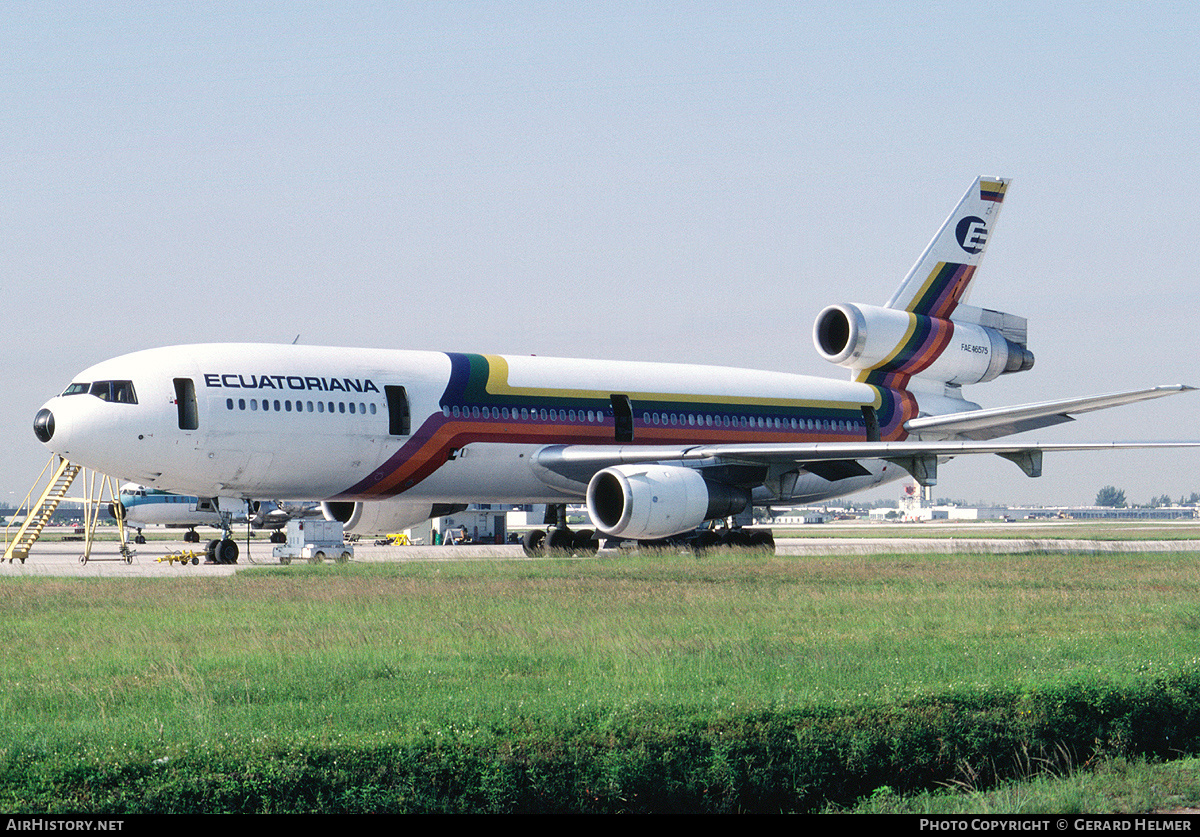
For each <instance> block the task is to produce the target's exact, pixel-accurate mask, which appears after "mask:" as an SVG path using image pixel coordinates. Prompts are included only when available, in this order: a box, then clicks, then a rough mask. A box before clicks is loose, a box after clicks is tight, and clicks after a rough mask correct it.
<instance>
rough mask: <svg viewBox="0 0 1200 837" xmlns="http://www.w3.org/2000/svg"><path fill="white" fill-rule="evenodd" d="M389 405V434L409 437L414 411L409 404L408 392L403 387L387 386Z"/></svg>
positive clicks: (385, 390)
mask: <svg viewBox="0 0 1200 837" xmlns="http://www.w3.org/2000/svg"><path fill="white" fill-rule="evenodd" d="M383 389H384V392H385V393H386V394H387V403H388V433H389V434H390V435H392V436H407V435H409V434H410V433H411V432H412V411H411V409H410V407H409V404H408V392H407V391H406V390H405V389H404V387H401V386H392V385H388V386H385V387H384V388H383Z"/></svg>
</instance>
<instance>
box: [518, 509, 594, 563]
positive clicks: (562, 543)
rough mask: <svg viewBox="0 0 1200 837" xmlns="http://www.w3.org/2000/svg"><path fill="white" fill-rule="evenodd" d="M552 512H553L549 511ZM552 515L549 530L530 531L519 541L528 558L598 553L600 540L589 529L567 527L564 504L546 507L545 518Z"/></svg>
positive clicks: (548, 521)
mask: <svg viewBox="0 0 1200 837" xmlns="http://www.w3.org/2000/svg"><path fill="white" fill-rule="evenodd" d="M551 510H553V511H551ZM551 515H553V518H554V519H553V521H551V520H549V519H548V520H547V521H546V522H547V523H551V522H553V525H552V526H551V527H550V528H549V529H531V530H530V531H528V532H526V533H525V537H523V538H522V539H521V546H522V547H523V548H524V550H525V554H526V555H527V556H528V557H530V558H540V557H543V556H546V555H595V554H596V553H597V552H599V551H600V539H599V538H597V537H596V533H595V532H593V531H592V530H591V529H578V530H572V529H570V528H568V527H567V507H566V505H565V504H562V503H560V504H558V505H555V506H548V507H547V508H546V517H547V518H550V517H551Z"/></svg>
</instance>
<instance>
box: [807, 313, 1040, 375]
mask: <svg viewBox="0 0 1200 837" xmlns="http://www.w3.org/2000/svg"><path fill="white" fill-rule="evenodd" d="M1026 339H1027V338H1026V323H1025V320H1024V319H1023V318H1022V317H1015V316H1013V315H1012V314H1002V313H1000V312H999V311H989V310H986V309H982V308H972V307H970V306H966V305H959V306H958V307H957V308H956V309H955V312H954V317H953V318H952V319H943V318H941V317H930V316H926V315H924V314H913V313H911V312H909V311H902V310H899V309H895V308H881V307H878V306H875V305H860V304H841V305H831V306H829V307H828V308H826V309H825V310H824V311H822V312H821V313H820V314H818V315H817V321H816V323H815V324H814V325H813V343H814V344H815V345H816V347H817V351H818V352H819V353H820V354H821V357H823V358H825V359H826V360H827V361H829V362H830V363H836V364H837V365H839V366H844V367H846V368H848V369H852V370H855V371H863V370H871V371H878V372H897V373H902V374H907V375H915V376H919V377H922V378H927V379H929V380H934V381H940V382H942V383H947V384H977V383H982V382H983V381H990V380H992V379H993V378H996V377H998V376H999V375H1003V374H1005V373H1008V372H1024V371H1025V370H1026V369H1030V368H1032V367H1033V353H1032V352H1030V351H1029V349H1027V348H1025V343H1026Z"/></svg>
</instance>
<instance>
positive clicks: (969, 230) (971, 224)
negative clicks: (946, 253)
mask: <svg viewBox="0 0 1200 837" xmlns="http://www.w3.org/2000/svg"><path fill="white" fill-rule="evenodd" d="M954 234H955V236H956V237H957V238H958V246H959V247H961V248H963V249H964V250H966V251H967V252H968V253H970V254H971V255H972V256H974V255H975V254H976V253H981V252H983V248H984V245H986V244H987V235H988V232H987V224H985V223H984V221H983V219H982V218H976V217H975V216H974V215H968V216H967V217H966V218H963V219H962V220H961V221H959V222H958V226H957V227H956V228H955V230H954Z"/></svg>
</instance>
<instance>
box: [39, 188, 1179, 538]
mask: <svg viewBox="0 0 1200 837" xmlns="http://www.w3.org/2000/svg"><path fill="white" fill-rule="evenodd" d="M1007 186H1008V181H1007V180H1005V179H997V178H979V179H977V180H976V181H975V182H974V183H973V184H972V185H971V188H970V189H968V190H967V193H966V194H965V195H964V196H963V198H962V200H960V201H959V204H958V206H957V207H956V208H955V210H954V212H952V213H951V214H950V217H949V218H947V219H946V222H945V223H944V224H943V225H942V227H941V228H940V230H939V231H938V233H937V235H935V236H934V239H933V241H932V242H930V244H929V246H928V247H926V249H925V251H924V252H923V253H922V254H921V256H920V258H919V259H918V260H917V262H916V264H915V265H914V266H913V268H912V270H910V271H909V273H908V274H907V276H906V277H905V279H904V281H903V282H902V283H901V284H900V286H899V288H898V289H897V290H896V292H895V294H893V296H892V298H891V300H890V301H889V302H888V303H887V305H886V306H876V305H864V304H859V303H843V304H838V305H832V306H829V307H828V308H826V309H825V310H824V311H822V312H821V313H820V315H819V316H818V317H817V321H816V323H815V325H814V327H813V342H814V344H815V346H816V348H817V351H818V352H819V353H820V354H821V355H822V357H824V358H825V359H827V360H829V361H830V362H832V363H836V364H838V365H840V366H843V367H844V368H846V369H848V370H849V371H850V376H849V380H845V379H843V380H840V381H839V380H827V379H819V378H813V377H808V376H803V375H793V374H788V373H783V372H768V371H761V370H751V369H735V368H728V367H717V366H698V365H687V364H667V363H620V362H611V361H599V360H577V359H566V358H546V357H518V356H500V355H483V354H463V353H442V352H413V351H402V350H371V349H351V348H328V347H317V346H264V345H250V344H205V345H193V346H172V347H167V348H162V349H150V350H146V351H141V352H134V353H132V354H128V355H124V356H122V357H118V358H113V359H111V360H108V361H104V362H102V363H99V364H96V365H95V366H92V367H91V368H89V369H86V370H84V371H83V372H82V373H80V374H79V376H77V377H76V379H75V380H74V381H72V382H71V383H70V385H69V386H67V388H66V389H65V390H64V391H63V392H62V394H61V395H59V396H56V397H55V398H52V399H50V401H48V402H47V403H46V404H45V406H44V407H43V408H42V409H41V410H40V411H39V412H38V413H37V415H36V417H35V419H34V433H35V434H36V435H37V438H38V439H39V440H40V441H41V442H42V443H43V444H44V445H45V446H46V447H47V448H49V449H50V450H51V451H53V452H54V453H55V454H57V455H59V456H61V457H63V458H66V459H70V460H71V461H73V462H75V463H77V464H81V465H85V466H87V467H89V468H92V469H94V470H96V471H99V472H101V473H105V474H111V475H113V476H115V477H119V478H121V479H124V480H129V481H132V482H136V483H138V484H140V485H144V486H148V487H150V488H152V489H155V490H166V491H172V492H176V493H180V494H189V495H194V496H197V497H201V498H216V497H234V498H239V499H241V500H249V501H254V500H284V501H286V500H296V501H317V502H320V504H321V508H322V509H323V511H324V513H325V515H326V516H327V517H330V518H331V519H337V520H341V521H343V522H344V523H345V524H346V526H347V528H349V529H350V530H352V531H367V532H372V531H373V532H379V531H387V532H393V531H399V530H401V529H404V528H408V527H409V526H411V525H413V524H415V523H417V522H420V521H422V520H426V519H428V518H429V517H431V516H434V515H437V514H440V513H442V512H441V511H439V510H442V509H445V508H447V507H448V506H455V505H459V504H462V503H472V502H475V503H549V504H555V505H557V506H559V507H560V508H561V509H562V510H563V516H564V517H565V504H566V503H569V502H570V503H579V502H586V505H587V509H588V514H589V515H590V517H591V519H592V523H593V525H594V526H595V527H596V530H597V531H599V532H601V533H603V534H605V535H608V536H611V537H616V538H630V539H638V540H650V539H657V538H664V537H673V536H676V535H679V534H680V533H685V532H691V531H693V530H696V528H697V527H699V526H700V525H701V524H702V523H704V522H705V521H710V520H716V519H722V518H724V519H731V520H733V521H735V522H744V521H748V520H749V519H750V515H751V512H752V510H753V507H755V506H770V505H791V504H795V503H808V502H815V501H819V500H825V499H829V498H832V497H838V496H843V495H846V494H850V493H853V492H855V491H859V490H862V489H865V488H870V487H873V486H877V485H879V484H881V483H884V482H888V481H891V480H895V479H899V478H902V477H904V476H905V475H909V474H911V475H912V476H913V477H914V478H915V479H917V480H918V481H919V482H920V483H921V484H922V485H926V486H928V485H932V484H933V483H934V482H936V477H937V464H938V462H939V461H940V460H943V459H945V458H946V457H952V456H961V455H966V454H979V453H995V454H999V455H1001V456H1004V457H1006V458H1009V459H1011V460H1012V461H1013V462H1015V463H1017V464H1018V465H1019V466H1020V467H1021V468H1022V470H1024V471H1025V473H1027V474H1029V475H1030V476H1036V475H1037V474H1039V473H1040V471H1041V454H1042V452H1043V451H1045V450H1078V449H1091V448H1094V447H1096V446H1094V445H1093V446H1088V445H1082V446H1072V445H1031V444H1020V443H994V442H990V441H989V440H991V439H994V438H996V437H999V436H1003V435H1007V434H1012V433H1016V432H1020V431H1024V430H1030V429H1034V428H1037V427H1046V426H1050V425H1053V424H1058V423H1060V422H1062V421H1065V420H1067V418H1068V414H1070V413H1074V412H1086V411H1088V410H1096V409H1102V408H1105V407H1111V406H1116V405H1118V404H1127V403H1131V402H1134V401H1140V400H1143V399H1147V398H1157V397H1160V396H1162V395H1167V394H1170V393H1173V392H1180V391H1182V390H1184V389H1187V388H1186V387H1179V386H1176V387H1158V388H1154V389H1151V390H1139V391H1135V392H1129V393H1118V394H1115V395H1107V396H1093V397H1090V398H1081V399H1071V400H1068V401H1056V402H1042V403H1038V404H1030V405H1022V406H1018V407H1007V408H1001V409H992V410H982V409H980V408H979V406H978V405H976V404H973V403H971V402H969V401H966V400H965V399H964V398H963V397H962V394H961V387H963V386H965V385H969V384H974V383H981V382H984V381H989V380H992V379H994V378H995V377H997V376H998V375H1001V374H1005V373H1012V372H1020V371H1023V370H1025V369H1028V368H1030V367H1031V366H1032V365H1033V355H1032V354H1031V353H1030V352H1029V350H1028V348H1027V347H1026V324H1025V321H1024V319H1022V318H1020V317H1016V316H1013V315H1010V314H1003V313H1000V312H998V311H991V310H986V309H982V308H975V307H972V306H970V305H968V304H967V303H966V300H967V297H968V295H969V294H970V292H971V287H972V283H973V281H974V279H975V276H976V273H977V268H978V266H979V264H980V261H981V259H982V258H983V254H984V252H985V250H986V248H987V244H988V241H989V240H990V238H991V236H992V233H993V232H994V230H995V225H996V219H997V216H998V214H999V209H1000V207H1001V205H1002V202H1003V198H1004V195H1005V193H1006V190H1007ZM730 531H734V532H737V531H741V530H739V529H738V528H737V527H736V526H734V527H731V528H730ZM536 534H538V533H534V535H536ZM541 534H542V535H544V536H545V537H546V538H548V539H552V540H553V541H554V542H555V544H556V545H558V546H562V545H564V544H566V545H570V544H573V543H574V540H572V538H571V537H569V533H568V532H567V531H566V529H565V524H564V525H562V526H559V527H556V528H555V529H554V530H552V531H551V532H550V533H541ZM227 537H228V533H227ZM696 537H700V536H699V535H697V536H696ZM533 539H534V541H536V540H537V538H536V537H534V538H533ZM585 540H586V542H587V544H592V545H593V546H590V547H587V548H593V549H594V541H593V540H592V535H591V533H590V532H589V533H587V538H586V539H585ZM734 542H737V541H734ZM535 545H536V544H535ZM527 548H529V549H531V550H532V548H533V547H532V546H531V545H530V544H527ZM214 554H219V555H220V556H222V557H221V560H228V557H229V556H230V555H233V556H234V557H235V558H236V554H237V547H236V545H235V544H233V542H232V540H226V541H225V542H224V543H223V544H222V545H221V546H220V549H218V550H215V552H214Z"/></svg>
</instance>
